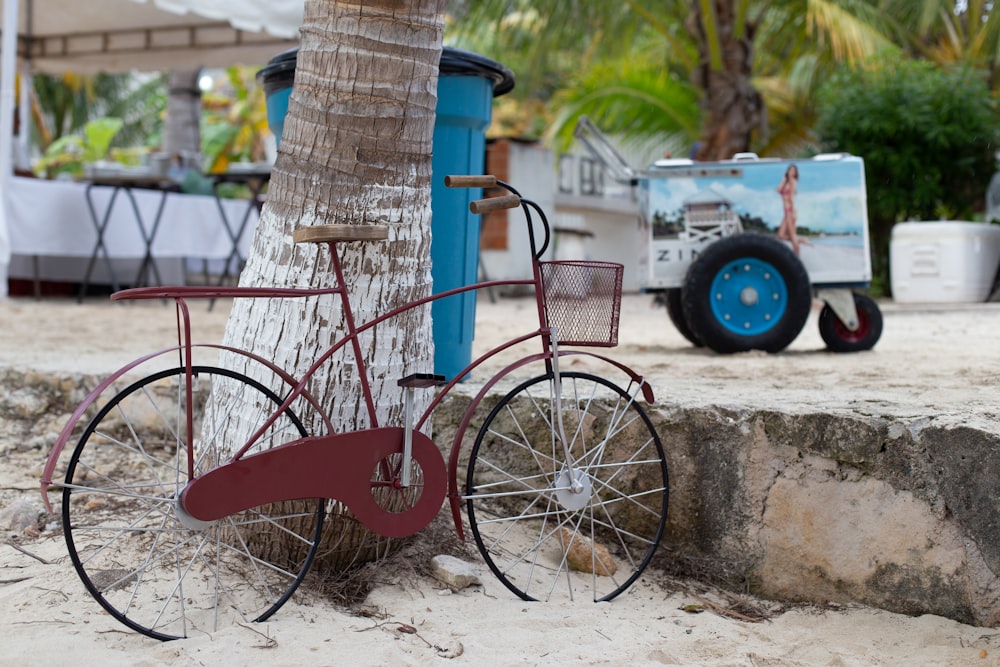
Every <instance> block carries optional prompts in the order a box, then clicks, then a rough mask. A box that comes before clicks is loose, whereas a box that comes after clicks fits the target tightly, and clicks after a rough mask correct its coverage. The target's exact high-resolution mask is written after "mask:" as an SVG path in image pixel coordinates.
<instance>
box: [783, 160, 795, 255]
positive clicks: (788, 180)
mask: <svg viewBox="0 0 1000 667" xmlns="http://www.w3.org/2000/svg"><path fill="white" fill-rule="evenodd" d="M798 189H799V168H798V167H796V166H795V165H794V164H790V165H788V169H786V170H785V176H784V177H783V178H782V179H781V185H779V186H778V194H780V195H781V203H782V205H783V206H784V208H785V215H784V217H782V218H781V225H780V226H779V227H778V238H779V239H781V240H782V241H788V242H790V243H791V244H792V250H793V251H794V252H795V254H796V255H798V254H799V237H798V235H797V234H796V233H795V226H796V224H797V222H798V215H797V214H796V212H795V194H796V193H797V192H798Z"/></svg>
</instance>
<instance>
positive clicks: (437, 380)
mask: <svg viewBox="0 0 1000 667" xmlns="http://www.w3.org/2000/svg"><path fill="white" fill-rule="evenodd" d="M444 381H445V378H444V376H443V375H435V374H433V373H413V374H412V375H407V376H406V377H405V378H403V379H402V380H400V381H399V383H398V384H399V386H400V387H403V388H404V389H405V390H406V391H405V392H404V396H403V421H404V422H405V425H404V427H403V428H404V430H403V469H402V473H401V474H400V480H399V483H400V485H401V486H402V487H403V488H404V489H405V488H408V487H409V486H410V472H411V467H412V466H411V465H410V462H411V460H412V458H413V390H414V389H418V388H423V387H437V386H438V385H441V384H444Z"/></svg>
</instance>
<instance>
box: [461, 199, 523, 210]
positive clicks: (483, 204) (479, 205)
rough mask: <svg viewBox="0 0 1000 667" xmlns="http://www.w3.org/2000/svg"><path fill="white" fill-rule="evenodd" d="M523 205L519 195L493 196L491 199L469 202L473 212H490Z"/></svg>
mask: <svg viewBox="0 0 1000 667" xmlns="http://www.w3.org/2000/svg"><path fill="white" fill-rule="evenodd" d="M520 205H521V198H520V197H518V196H517V195H504V196H503V197H491V198H489V199H477V200H476V201H474V202H472V203H471V204H469V210H470V211H472V212H473V213H477V214H478V213H489V212H490V211H499V210H501V209H505V208H517V207H518V206H520Z"/></svg>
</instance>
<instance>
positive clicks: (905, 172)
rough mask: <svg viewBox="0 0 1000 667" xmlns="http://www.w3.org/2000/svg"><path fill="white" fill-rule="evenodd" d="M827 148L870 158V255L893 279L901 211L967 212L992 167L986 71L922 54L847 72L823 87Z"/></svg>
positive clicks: (821, 128)
mask: <svg viewBox="0 0 1000 667" xmlns="http://www.w3.org/2000/svg"><path fill="white" fill-rule="evenodd" d="M820 101H821V106H820V113H819V117H818V119H817V124H816V132H817V135H818V138H819V140H820V142H821V144H822V146H823V148H824V150H830V151H840V152H846V153H852V154H854V155H859V156H861V157H862V158H864V160H865V172H866V179H867V185H868V217H869V230H870V232H871V241H872V263H873V267H874V271H875V274H876V275H875V278H876V282H877V283H879V282H880V283H882V284H884V285H888V280H887V276H888V267H889V263H888V255H889V238H890V234H891V230H892V226H893V225H894V224H895V223H896V222H899V221H902V220H936V219H952V220H962V219H965V220H968V219H971V217H970V216H971V215H972V213H973V211H974V210H975V209H979V208H981V207H982V205H983V201H984V199H985V193H986V187H987V185H988V184H989V181H990V177H991V176H992V174H993V171H994V167H995V152H996V151H997V148H998V137H1000V135H998V132H997V125H998V120H1000V119H998V117H997V113H996V108H995V106H994V102H993V100H992V98H991V96H990V91H989V88H988V87H987V85H986V83H985V81H984V80H983V78H982V76H981V75H980V74H979V73H978V72H976V71H975V70H972V69H969V68H942V67H938V66H935V65H933V64H931V63H928V62H924V61H901V62H892V63H888V62H886V63H878V64H875V65H868V66H865V67H862V68H858V69H845V70H843V71H841V72H840V73H839V74H838V75H837V76H836V77H834V79H833V80H831V81H830V82H829V84H828V85H827V86H826V87H825V89H824V91H823V94H822V97H821V100H820Z"/></svg>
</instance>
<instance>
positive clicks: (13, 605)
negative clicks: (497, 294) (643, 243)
mask: <svg viewBox="0 0 1000 667" xmlns="http://www.w3.org/2000/svg"><path fill="white" fill-rule="evenodd" d="M882 307H883V313H884V315H885V332H884V334H883V337H882V340H881V341H880V343H879V344H878V345H877V346H876V348H875V349H874V350H873V351H871V352H867V353H861V354H854V355H835V354H831V353H828V352H826V351H824V350H823V344H822V341H821V340H820V338H819V335H818V333H817V330H816V323H815V319H816V315H817V313H816V312H814V313H813V314H812V316H811V318H810V321H809V322H808V323H807V325H806V328H805V330H804V331H803V333H802V334H801V335H800V336H799V338H798V339H797V340H796V341H795V342H794V343H793V344H792V346H791V347H790V348H789V349H788V350H787V351H786V352H784V353H782V354H778V355H767V354H760V353H746V354H739V355H732V356H719V355H716V354H713V353H711V352H707V351H705V350H698V349H695V348H692V347H691V346H690V345H688V344H687V343H686V342H685V341H684V340H683V338H681V336H680V335H679V334H678V333H677V332H676V331H674V330H673V328H672V326H671V325H670V323H669V321H668V318H667V316H666V314H665V312H664V311H663V310H662V309H658V308H654V307H653V306H652V300H651V298H650V297H648V296H642V295H629V296H626V298H625V301H624V305H623V315H622V325H621V334H620V342H621V344H620V345H619V347H617V348H615V349H612V350H607V353H608V354H609V355H610V356H614V357H615V358H617V359H620V360H622V361H625V362H627V363H628V364H629V365H631V366H633V367H634V368H636V369H638V370H640V371H641V372H642V373H643V374H645V375H646V376H647V377H648V378H649V379H650V381H651V382H652V384H653V386H654V388H655V390H656V394H657V398H658V399H659V400H660V401H662V402H664V403H667V404H682V405H709V404H722V405H727V406H735V407H740V406H743V407H767V408H773V409H778V410H786V411H791V412H813V411H836V412H846V413H856V414H865V415H883V416H887V417H898V418H914V419H918V418H922V417H923V418H935V419H939V420H943V421H947V422H955V423H966V424H975V425H977V426H978V427H980V428H986V429H989V430H992V431H998V430H1000V391H998V387H1000V345H998V344H997V340H996V339H997V336H998V335H1000V304H997V303H992V304H966V305H958V304H953V305H946V306H942V305H937V306H905V307H904V306H899V305H895V304H892V303H885V304H882ZM532 308H533V304H532V302H530V301H524V300H516V299H501V300H500V301H499V302H498V303H496V304H491V303H490V302H489V301H488V300H486V299H485V298H484V299H481V301H480V304H479V308H478V322H479V326H478V330H477V331H478V333H477V338H476V345H475V347H476V349H477V350H479V349H483V348H485V347H487V346H488V345H489V344H491V343H492V342H495V341H497V340H501V339H502V338H503V337H504V336H506V335H509V334H510V333H511V332H512V331H514V330H517V329H519V327H518V326H517V323H518V322H519V321H523V320H524V318H525V317H528V318H530V317H531V315H532V310H531V309H532ZM227 312H228V307H227V304H225V303H224V302H223V303H219V304H217V305H216V307H215V308H214V309H213V310H212V311H211V312H209V311H207V310H206V309H205V308H204V306H203V305H197V306H195V307H194V313H195V325H196V331H197V332H198V334H199V335H200V336H202V337H204V338H207V339H210V340H217V339H218V338H219V336H220V335H221V331H222V328H223V326H224V322H225V317H226V314H227ZM0 323H2V326H0V368H4V367H15V368H23V369H33V370H37V371H41V372H46V373H53V374H62V373H66V372H84V373H94V374H103V373H106V372H109V371H110V370H113V369H114V368H117V367H118V366H120V365H122V364H123V363H124V362H125V361H127V360H129V359H131V358H133V357H135V356H138V355H139V354H140V353H143V352H146V351H149V350H151V349H159V348H161V347H167V346H169V345H170V344H171V341H172V336H173V328H172V327H173V319H172V309H171V308H170V307H164V306H163V305H162V304H160V303H159V302H155V303H147V304H133V305H128V306H123V305H119V304H110V303H107V302H104V301H99V300H97V301H88V302H87V303H86V304H84V305H79V304H76V303H75V302H69V301H60V300H46V301H42V302H36V301H32V300H9V301H6V302H0ZM500 363H501V362H500V361H497V362H493V363H491V364H490V365H489V366H488V367H487V368H486V369H485V370H484V371H483V372H477V373H476V374H475V375H474V377H473V378H472V380H471V381H470V383H469V384H470V386H474V385H475V383H476V382H478V381H479V380H481V379H482V378H483V377H485V376H486V375H487V374H488V372H489V371H490V370H491V369H494V368H496V367H497V366H498V365H500ZM2 399H3V394H2V389H0V409H2V407H3V400H2ZM14 444H16V443H10V442H7V441H4V439H3V438H2V436H0V511H2V510H3V509H4V508H6V507H9V506H10V505H11V504H13V503H14V502H15V501H25V500H27V501H30V502H34V503H38V505H39V507H40V499H39V497H38V494H37V485H38V476H39V474H40V470H41V466H42V464H43V462H44V457H45V455H46V454H47V452H44V451H27V452H26V451H17V449H16V448H15V447H14V446H13V445H14ZM54 527H55V524H53V523H51V522H50V524H49V526H47V527H46V529H44V530H42V531H41V532H40V534H39V535H28V534H24V533H23V532H19V531H10V530H5V531H4V544H0V631H2V632H3V640H2V641H0V665H21V664H46V665H63V664H66V665H69V664H72V665H81V664H84V665H86V664H104V665H174V664H204V665H250V664H269V665H425V664H456V665H461V664H467V665H483V664H527V665H542V664H546V665H551V664H571V663H572V664H592V665H601V664H615V665H618V664H649V665H660V664H662V665H757V666H763V665H782V666H786V665H787V666H791V665H904V664H905V665H969V664H973V665H1000V631H998V630H997V629H995V628H978V627H972V626H967V625H962V624H959V623H956V622H954V621H951V620H948V619H944V618H940V617H936V616H921V617H917V618H911V617H906V616H901V615H898V614H893V613H889V612H885V611H881V610H877V609H871V608H865V607H861V606H847V607H843V606H838V607H834V606H826V607H815V606H803V607H781V606H776V605H772V604H771V603H767V602H765V601H754V604H756V605H758V606H759V608H760V609H762V610H766V612H767V613H766V614H765V616H766V617H767V620H764V621H762V622H749V621H747V620H742V619H740V618H739V617H738V615H726V614H724V613H722V612H720V611H719V609H721V608H725V607H728V606H730V604H731V602H732V600H731V599H729V598H727V597H726V596H724V595H723V594H721V593H715V592H712V591H704V590H703V589H701V588H699V587H698V586H696V585H694V584H691V585H687V584H685V583H684V582H676V581H671V580H669V579H666V578H664V577H661V576H658V575H657V574H656V573H650V574H649V576H645V577H643V578H642V579H641V580H640V582H639V583H638V584H636V585H635V586H633V588H632V589H630V590H629V591H628V592H627V593H626V594H624V595H623V596H621V597H620V598H618V599H616V600H615V601H613V602H611V603H602V604H597V605H595V604H591V603H576V604H573V605H569V604H541V603H530V604H529V603H525V602H522V601H520V600H517V599H515V598H514V597H513V596H512V594H510V593H509V592H508V591H507V590H506V589H505V588H503V586H502V585H501V584H500V583H499V582H498V581H497V580H496V579H494V578H493V577H492V575H491V574H490V573H489V572H488V570H487V569H486V568H485V566H484V565H483V563H482V561H481V560H479V559H478V556H477V555H476V554H474V553H470V555H469V560H470V561H471V562H472V563H473V564H474V565H475V566H477V567H478V568H479V569H480V571H481V578H482V581H483V585H482V586H473V587H470V588H466V589H463V590H461V591H458V592H452V591H450V590H448V589H447V588H445V587H444V586H443V585H441V584H440V583H438V582H436V581H435V580H433V579H430V578H425V577H421V576H418V575H416V574H415V573H414V571H413V570H411V569H410V568H399V569H396V570H394V571H385V570H383V571H379V572H378V573H377V574H376V575H375V576H376V579H377V581H378V582H379V583H378V584H377V586H376V587H375V589H374V590H373V592H372V593H371V594H370V595H369V597H368V599H367V601H366V602H365V603H364V605H363V608H364V609H365V610H366V613H364V614H359V613H358V609H354V610H348V609H345V608H342V607H340V606H338V605H337V604H335V603H334V602H332V601H330V600H329V599H325V598H324V597H323V596H322V595H321V594H319V593H318V592H315V591H310V590H302V591H300V592H299V593H297V594H296V596H295V597H294V598H293V600H292V601H291V602H290V603H289V604H287V605H286V606H285V607H283V608H282V609H281V610H280V611H279V612H278V613H277V614H276V615H275V616H274V617H273V618H272V619H271V620H269V621H268V622H266V623H263V624H259V625H256V626H253V627H244V626H235V627H231V628H227V629H225V630H222V631H219V632H216V633H215V634H213V635H212V636H198V637H193V638H190V639H186V640H182V641H175V642H169V643H165V644H161V643H159V642H156V641H154V640H151V639H148V638H145V637H142V636H140V635H137V634H135V633H133V632H131V631H129V630H128V629H126V628H125V627H124V626H121V625H120V624H118V623H117V622H116V621H114V620H113V619H112V618H111V617H110V616H108V615H107V614H106V613H104V612H103V611H102V610H101V609H100V607H99V606H98V605H97V604H96V602H94V601H93V600H92V599H91V598H90V597H89V595H88V594H87V593H86V592H85V591H84V589H83V587H82V585H81V584H80V582H79V580H78V579H77V577H76V575H75V573H74V571H73V569H72V566H71V565H70V563H69V559H68V557H67V555H66V547H65V545H64V543H63V540H62V536H61V533H59V532H58V531H56V530H52V529H53V528H54ZM692 611H701V612H702V613H692ZM442 661H450V662H442Z"/></svg>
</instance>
